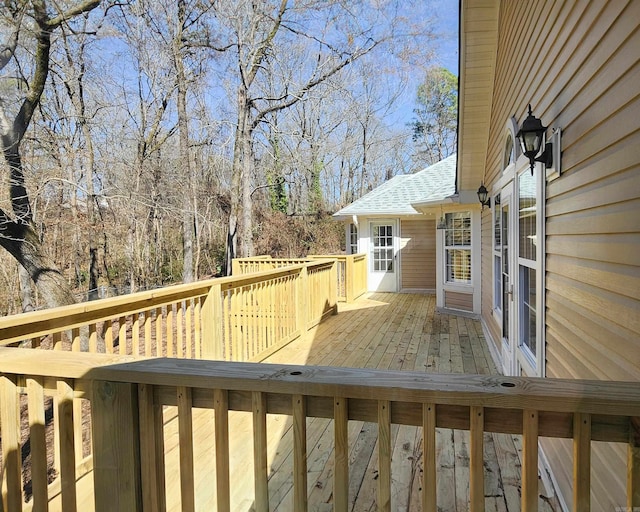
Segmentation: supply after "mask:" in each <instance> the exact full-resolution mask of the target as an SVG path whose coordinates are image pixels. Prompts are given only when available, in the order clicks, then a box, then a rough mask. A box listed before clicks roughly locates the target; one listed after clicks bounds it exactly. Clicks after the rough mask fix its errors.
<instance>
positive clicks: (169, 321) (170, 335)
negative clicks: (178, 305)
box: [166, 304, 175, 357]
mask: <svg viewBox="0 0 640 512" xmlns="http://www.w3.org/2000/svg"><path fill="white" fill-rule="evenodd" d="M173 306H174V304H167V318H166V325H167V328H166V333H167V357H174V355H175V351H174V349H173V340H174V337H173V317H174V314H173Z"/></svg>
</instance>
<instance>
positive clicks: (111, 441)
mask: <svg viewBox="0 0 640 512" xmlns="http://www.w3.org/2000/svg"><path fill="white" fill-rule="evenodd" d="M91 421H92V429H91V433H92V438H93V450H94V452H93V475H94V476H93V478H94V489H95V492H94V494H95V506H96V512H109V511H111V510H128V511H131V512H141V511H142V486H141V478H140V445H139V441H140V431H139V421H138V389H137V385H135V384H130V383H119V382H106V381H95V382H94V384H93V399H92V401H91Z"/></svg>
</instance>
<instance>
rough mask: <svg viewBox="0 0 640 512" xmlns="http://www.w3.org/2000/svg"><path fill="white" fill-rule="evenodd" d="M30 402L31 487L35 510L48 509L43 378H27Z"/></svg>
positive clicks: (34, 511)
mask: <svg viewBox="0 0 640 512" xmlns="http://www.w3.org/2000/svg"><path fill="white" fill-rule="evenodd" d="M27 394H28V404H29V443H30V445H31V489H32V493H33V512H40V511H41V510H47V507H48V502H49V492H48V491H49V489H48V487H49V484H48V480H47V441H46V438H45V431H44V426H45V415H44V389H43V386H42V378H40V377H33V378H28V379H27Z"/></svg>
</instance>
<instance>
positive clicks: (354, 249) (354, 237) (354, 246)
mask: <svg viewBox="0 0 640 512" xmlns="http://www.w3.org/2000/svg"><path fill="white" fill-rule="evenodd" d="M347 245H348V250H349V254H358V226H356V225H355V224H349V243H348V244H347Z"/></svg>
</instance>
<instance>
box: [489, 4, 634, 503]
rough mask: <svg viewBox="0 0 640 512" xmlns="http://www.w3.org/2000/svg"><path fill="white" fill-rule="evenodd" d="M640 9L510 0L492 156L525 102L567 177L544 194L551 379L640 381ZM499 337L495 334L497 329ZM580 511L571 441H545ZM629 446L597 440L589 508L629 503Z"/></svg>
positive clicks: (497, 167) (503, 19)
mask: <svg viewBox="0 0 640 512" xmlns="http://www.w3.org/2000/svg"><path fill="white" fill-rule="evenodd" d="M638 20H640V1H637V0H615V1H606V0H597V1H593V0H579V1H571V2H566V1H563V0H556V1H552V0H536V1H534V0H527V1H512V0H503V1H502V2H501V6H500V21H499V50H498V55H497V63H496V80H495V87H494V96H493V108H492V114H491V122H490V138H489V148H488V153H487V162H486V172H487V182H488V183H489V184H490V185H491V184H492V183H493V182H495V180H496V179H497V177H498V173H499V172H500V171H501V159H502V149H503V147H502V145H503V141H504V138H503V134H504V126H505V122H506V121H507V119H508V118H510V117H511V116H512V115H514V114H515V115H516V117H517V118H518V121H519V122H522V120H523V118H524V116H525V112H526V108H527V103H531V105H532V108H533V111H534V114H535V115H537V116H538V117H540V118H541V119H542V121H543V123H544V124H545V125H548V126H551V127H556V126H558V127H561V128H562V129H563V137H562V148H563V156H562V168H563V169H562V176H561V177H560V178H558V179H556V180H555V181H552V182H549V183H548V184H547V186H546V195H547V200H546V240H545V243H546V259H545V264H546V276H545V278H546V279H545V286H546V327H545V334H546V343H547V344H546V359H547V362H546V372H547V376H548V377H575V378H586V379H594V378H595V379H614V380H634V381H637V380H640V193H639V191H640V85H639V84H640V53H639V49H640V31H639V29H638V25H639V21H638ZM482 226H483V247H482V251H483V260H482V265H483V283H482V284H483V316H484V318H485V321H486V324H487V326H488V328H489V330H490V331H492V333H493V334H495V333H497V332H499V330H498V326H496V325H495V323H494V322H493V320H492V318H491V314H490V308H491V290H492V283H491V276H492V272H491V245H490V244H491V220H490V212H489V211H488V210H485V213H484V218H483V223H482ZM494 331H495V332H494ZM546 448H547V454H548V455H549V457H550V459H551V462H552V464H553V465H554V466H555V475H556V477H557V478H558V479H559V481H560V484H561V487H562V492H563V495H564V497H565V499H566V500H567V503H568V504H570V503H571V491H570V489H571V484H570V481H569V480H570V476H571V471H570V469H569V467H568V465H567V461H569V463H570V461H571V444H570V443H569V442H562V441H556V442H553V443H546ZM623 448H624V447H621V446H617V447H612V446H610V445H606V444H602V443H594V450H593V464H594V472H593V473H592V505H593V507H592V510H613V507H614V506H623V505H625V462H624V449H623Z"/></svg>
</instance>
